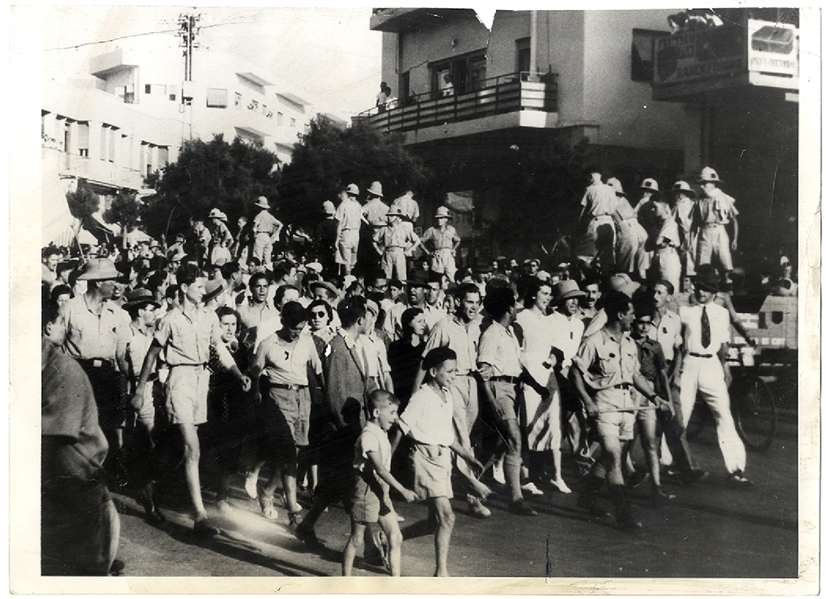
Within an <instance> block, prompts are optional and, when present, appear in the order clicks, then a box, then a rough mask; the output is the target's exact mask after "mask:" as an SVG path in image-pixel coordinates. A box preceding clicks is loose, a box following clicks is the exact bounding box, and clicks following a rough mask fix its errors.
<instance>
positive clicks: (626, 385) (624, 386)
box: [611, 383, 631, 391]
mask: <svg viewBox="0 0 826 599" xmlns="http://www.w3.org/2000/svg"><path fill="white" fill-rule="evenodd" d="M611 389H622V390H623V391H629V390H630V389H631V383H620V384H619V385H614V386H613V387H611Z"/></svg>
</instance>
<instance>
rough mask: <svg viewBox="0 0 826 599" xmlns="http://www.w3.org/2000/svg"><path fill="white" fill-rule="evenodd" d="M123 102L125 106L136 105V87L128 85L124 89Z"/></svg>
mask: <svg viewBox="0 0 826 599" xmlns="http://www.w3.org/2000/svg"><path fill="white" fill-rule="evenodd" d="M123 102H124V104H134V103H135V86H134V85H131V84H130V85H127V86H125V87H124V88H123Z"/></svg>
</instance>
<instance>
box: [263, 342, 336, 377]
mask: <svg viewBox="0 0 826 599" xmlns="http://www.w3.org/2000/svg"><path fill="white" fill-rule="evenodd" d="M255 365H256V366H258V367H259V368H261V369H262V372H263V373H264V374H265V375H266V377H267V380H268V381H269V382H270V383H277V384H282V385H302V386H306V385H308V384H309V382H308V377H307V366H308V365H309V366H310V368H312V369H313V372H315V373H316V374H321V360H320V359H319V357H318V352H317V351H316V347H315V343H314V342H313V339H312V337H311V336H309V335H299V336H298V339H297V340H296V341H294V342H292V343H290V342H287V341H285V340H284V339H282V338H281V335H279V334H278V333H276V334H275V335H270V336H269V337H267V338H266V339H264V340H263V341H262V342H261V344H260V345H259V346H258V351H256V352H255Z"/></svg>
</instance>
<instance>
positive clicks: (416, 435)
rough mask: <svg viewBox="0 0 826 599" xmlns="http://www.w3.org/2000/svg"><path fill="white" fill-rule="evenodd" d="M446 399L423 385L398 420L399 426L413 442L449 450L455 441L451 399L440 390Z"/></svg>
mask: <svg viewBox="0 0 826 599" xmlns="http://www.w3.org/2000/svg"><path fill="white" fill-rule="evenodd" d="M443 391H444V393H445V399H442V398H441V397H439V395H438V394H437V393H436V392H435V391H434V390H433V389H432V388H431V386H430V385H422V387H421V389H419V390H418V391H416V392H415V393H414V394H413V396H412V397H411V398H410V402H409V403H408V404H407V407H406V408H405V410H404V412H402V415H401V418H400V419H399V427H400V428H401V429H402V432H403V433H404V434H405V435H408V436H410V437H411V438H412V439H413V440H414V441H418V442H419V443H427V444H428V445H442V446H444V447H449V446H450V445H452V444H453V441H454V439H455V438H456V436H455V433H454V431H453V398H452V397H451V396H450V391H448V390H447V389H444V390H443Z"/></svg>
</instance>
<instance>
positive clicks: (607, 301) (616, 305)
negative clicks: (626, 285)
mask: <svg viewBox="0 0 826 599" xmlns="http://www.w3.org/2000/svg"><path fill="white" fill-rule="evenodd" d="M602 308H603V310H605V316H607V317H608V322H615V321H617V320H619V315H620V314H624V313H625V312H628V310H629V308H631V298H630V297H628V296H627V295H625V294H624V293H622V292H620V291H614V290H613V289H611V290H610V291H606V292H605V293H604V294H603V296H602Z"/></svg>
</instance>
